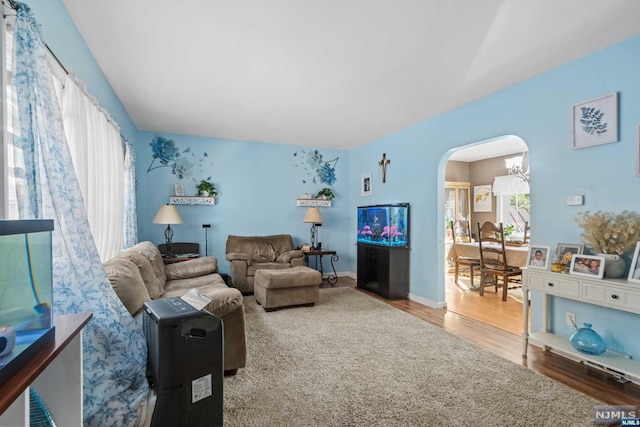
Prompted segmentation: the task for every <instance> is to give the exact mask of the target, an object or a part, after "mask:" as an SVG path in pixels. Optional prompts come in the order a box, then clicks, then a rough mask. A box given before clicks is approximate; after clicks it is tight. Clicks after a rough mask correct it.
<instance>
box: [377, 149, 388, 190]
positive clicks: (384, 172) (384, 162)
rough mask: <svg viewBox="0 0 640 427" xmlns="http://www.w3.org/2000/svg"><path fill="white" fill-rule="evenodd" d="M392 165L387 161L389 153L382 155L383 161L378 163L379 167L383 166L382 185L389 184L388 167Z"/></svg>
mask: <svg viewBox="0 0 640 427" xmlns="http://www.w3.org/2000/svg"><path fill="white" fill-rule="evenodd" d="M389 163H391V160H389V159H387V153H382V160H380V161H379V162H378V165H380V166H382V183H383V184H384V183H385V182H387V165H388V164H389Z"/></svg>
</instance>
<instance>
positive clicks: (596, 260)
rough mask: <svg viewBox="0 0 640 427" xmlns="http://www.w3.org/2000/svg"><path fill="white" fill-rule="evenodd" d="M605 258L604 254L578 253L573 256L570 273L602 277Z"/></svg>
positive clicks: (595, 277) (593, 277) (594, 277)
mask: <svg viewBox="0 0 640 427" xmlns="http://www.w3.org/2000/svg"><path fill="white" fill-rule="evenodd" d="M604 263H605V259H604V257H602V256H596V255H583V254H576V255H574V256H573V257H572V258H571V268H570V269H569V274H572V275H575V276H585V277H591V278H592V279H602V277H603V276H604Z"/></svg>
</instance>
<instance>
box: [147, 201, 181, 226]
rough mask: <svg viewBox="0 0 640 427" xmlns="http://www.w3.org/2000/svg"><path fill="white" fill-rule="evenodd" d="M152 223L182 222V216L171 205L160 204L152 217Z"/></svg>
mask: <svg viewBox="0 0 640 427" xmlns="http://www.w3.org/2000/svg"><path fill="white" fill-rule="evenodd" d="M153 223H154V224H182V218H180V214H179V213H178V210H177V209H176V207H175V206H173V205H163V206H160V209H158V212H157V213H156V216H155V217H154V218H153Z"/></svg>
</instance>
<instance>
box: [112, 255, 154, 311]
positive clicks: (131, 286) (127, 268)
mask: <svg viewBox="0 0 640 427" xmlns="http://www.w3.org/2000/svg"><path fill="white" fill-rule="evenodd" d="M103 266H104V271H105V272H106V273H107V277H108V278H109V281H110V282H111V286H112V287H113V290H114V291H115V292H116V294H117V295H118V298H120V301H122V303H123V304H124V306H125V307H126V308H127V310H128V311H129V313H131V315H135V314H136V313H137V312H138V311H140V310H141V309H142V306H143V304H144V303H145V301H149V300H150V299H151V298H150V297H149V293H148V292H147V287H146V286H145V284H144V281H143V280H142V276H141V275H140V269H139V268H138V266H137V265H135V264H134V263H133V262H132V261H130V260H128V259H126V258H112V259H110V260H109V261H107V262H105V263H104V264H103Z"/></svg>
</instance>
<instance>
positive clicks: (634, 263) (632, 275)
mask: <svg viewBox="0 0 640 427" xmlns="http://www.w3.org/2000/svg"><path fill="white" fill-rule="evenodd" d="M639 255H640V242H638V243H636V250H635V251H634V252H633V258H631V267H630V268H629V277H628V278H627V281H629V282H634V283H640V259H638V258H639Z"/></svg>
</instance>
